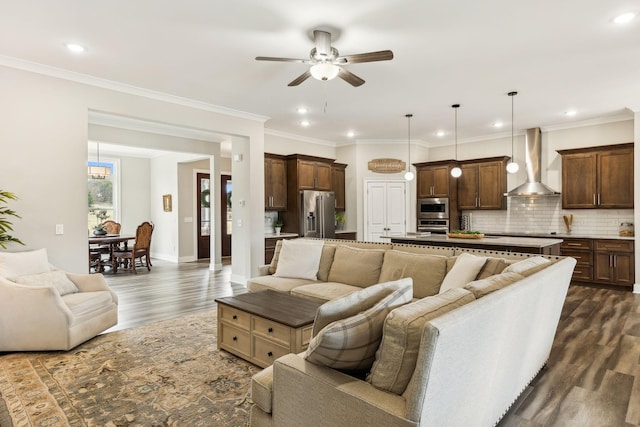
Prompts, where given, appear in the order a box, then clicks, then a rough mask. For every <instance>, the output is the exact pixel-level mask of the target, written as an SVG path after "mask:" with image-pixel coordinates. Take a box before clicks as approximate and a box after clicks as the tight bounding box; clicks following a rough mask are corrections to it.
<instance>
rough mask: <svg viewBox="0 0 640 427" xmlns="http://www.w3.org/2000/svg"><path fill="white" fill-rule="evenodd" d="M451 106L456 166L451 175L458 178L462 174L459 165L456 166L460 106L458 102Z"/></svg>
mask: <svg viewBox="0 0 640 427" xmlns="http://www.w3.org/2000/svg"><path fill="white" fill-rule="evenodd" d="M451 108H453V111H454V121H453V128H454V132H455V144H456V157H455V160H456V166H455V167H454V168H453V169H451V176H452V177H454V178H460V176H461V175H462V169H460V167H459V166H458V164H457V163H458V108H460V104H453V105H452V106H451Z"/></svg>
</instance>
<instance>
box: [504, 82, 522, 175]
mask: <svg viewBox="0 0 640 427" xmlns="http://www.w3.org/2000/svg"><path fill="white" fill-rule="evenodd" d="M517 94H518V92H509V93H508V94H507V95H509V96H510V97H511V160H510V161H509V163H507V172H509V173H516V172H518V170H519V169H520V166H519V165H518V164H517V163H516V162H514V161H513V97H514V96H516V95H517Z"/></svg>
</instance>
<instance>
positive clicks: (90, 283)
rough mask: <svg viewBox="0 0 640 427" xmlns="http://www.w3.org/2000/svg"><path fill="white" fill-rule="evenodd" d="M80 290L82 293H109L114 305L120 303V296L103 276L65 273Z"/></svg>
mask: <svg viewBox="0 0 640 427" xmlns="http://www.w3.org/2000/svg"><path fill="white" fill-rule="evenodd" d="M65 274H66V275H67V277H68V278H69V280H71V281H72V282H73V283H74V284H75V285H76V286H77V287H78V289H79V290H80V292H96V291H109V292H111V298H113V302H114V303H116V304H117V303H118V295H117V294H116V293H115V292H113V290H112V289H111V288H110V287H109V285H107V281H106V280H104V276H103V275H102V274H77V273H65Z"/></svg>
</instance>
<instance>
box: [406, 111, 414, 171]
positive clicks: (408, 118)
mask: <svg viewBox="0 0 640 427" xmlns="http://www.w3.org/2000/svg"><path fill="white" fill-rule="evenodd" d="M404 116H405V117H406V118H407V135H408V136H407V150H408V161H407V173H405V174H404V179H406V180H407V181H413V178H414V174H413V172H411V117H413V114H405V115H404Z"/></svg>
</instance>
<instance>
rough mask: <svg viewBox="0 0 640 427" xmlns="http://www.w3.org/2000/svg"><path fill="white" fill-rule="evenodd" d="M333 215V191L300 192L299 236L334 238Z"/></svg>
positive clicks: (334, 199)
mask: <svg viewBox="0 0 640 427" xmlns="http://www.w3.org/2000/svg"><path fill="white" fill-rule="evenodd" d="M335 213H336V197H335V194H334V193H333V191H313V190H303V191H300V236H302V237H327V238H333V237H336V218H335Z"/></svg>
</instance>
